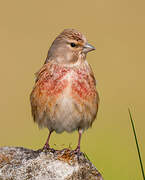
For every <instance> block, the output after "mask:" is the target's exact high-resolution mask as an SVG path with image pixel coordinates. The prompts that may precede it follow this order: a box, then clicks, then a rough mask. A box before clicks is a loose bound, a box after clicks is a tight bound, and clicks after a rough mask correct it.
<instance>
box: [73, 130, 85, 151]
mask: <svg viewBox="0 0 145 180" xmlns="http://www.w3.org/2000/svg"><path fill="white" fill-rule="evenodd" d="M78 133H79V140H78V145H77V148H76V149H75V152H76V153H78V154H79V153H80V143H81V136H82V133H83V130H82V129H78Z"/></svg>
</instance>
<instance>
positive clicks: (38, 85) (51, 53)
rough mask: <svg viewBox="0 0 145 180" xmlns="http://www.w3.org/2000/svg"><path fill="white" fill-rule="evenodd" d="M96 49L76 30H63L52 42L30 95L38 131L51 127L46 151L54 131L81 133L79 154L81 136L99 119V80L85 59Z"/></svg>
mask: <svg viewBox="0 0 145 180" xmlns="http://www.w3.org/2000/svg"><path fill="white" fill-rule="evenodd" d="M93 50H95V47H94V46H92V45H91V44H89V43H88V41H87V39H86V37H85V36H84V35H83V34H82V33H81V32H79V31H78V30H76V29H64V30H63V31H62V32H61V33H60V34H59V35H58V36H57V37H56V39H55V40H54V41H53V43H52V45H51V46H50V48H49V50H48V54H47V57H46V59H45V62H44V64H43V66H42V67H41V68H40V70H39V71H38V72H36V74H35V75H36V79H35V84H34V87H33V89H32V92H31V94H30V102H31V111H32V116H33V120H34V122H36V123H37V124H38V126H39V128H48V130H49V134H48V138H47V140H46V143H45V145H44V147H43V149H50V145H49V141H50V136H51V134H52V132H54V131H55V132H56V133H62V132H64V131H66V132H68V133H70V132H73V131H75V130H77V131H78V134H79V138H78V144H77V147H76V149H75V150H74V151H75V152H80V143H81V137H82V133H83V132H84V131H85V130H87V129H88V128H89V127H91V126H92V123H93V122H94V120H95V119H96V116H97V112H98V105H99V95H98V92H97V90H96V79H95V76H94V73H93V71H92V68H91V66H90V65H89V63H88V61H87V60H86V55H87V53H88V52H90V51H93Z"/></svg>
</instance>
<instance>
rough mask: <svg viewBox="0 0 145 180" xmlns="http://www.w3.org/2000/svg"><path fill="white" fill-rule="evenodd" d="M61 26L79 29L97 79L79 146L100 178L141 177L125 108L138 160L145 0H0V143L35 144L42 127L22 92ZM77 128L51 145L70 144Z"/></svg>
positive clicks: (144, 114) (43, 134) (144, 86)
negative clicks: (94, 111) (89, 121)
mask: <svg viewBox="0 0 145 180" xmlns="http://www.w3.org/2000/svg"><path fill="white" fill-rule="evenodd" d="M64 28H75V29H78V30H79V31H81V32H82V33H84V34H85V36H86V37H87V39H88V41H89V43H91V44H92V45H94V46H95V47H96V51H93V52H91V53H89V54H88V56H87V59H88V61H89V63H90V64H91V66H92V68H93V70H94V73H95V77H96V79H97V81H98V83H97V89H98V91H99V94H100V108H99V113H98V117H97V120H96V121H95V123H94V124H93V127H92V128H91V129H89V130H88V131H86V132H85V133H84V135H83V138H82V143H81V148H82V151H84V152H86V153H87V155H88V157H89V158H90V160H91V161H92V162H93V163H94V165H95V166H96V167H97V169H98V170H99V171H100V172H101V173H102V174H103V177H104V179H108V180H109V179H110V180H116V179H118V180H122V179H132V180H136V179H141V178H142V177H141V171H140V166H139V160H138V156H137V151H136V146H135V142H134V137H133V133H132V129H131V124H130V120H129V115H128V107H130V109H131V111H132V114H133V117H134V120H135V125H136V130H137V135H138V140H139V144H140V148H141V152H142V157H143V162H145V130H144V129H145V1H143V0H138V1H136V0H92V1H83V0H80V1H76V0H74V1H67V0H61V1H56V0H53V1H49V0H43V1H40V0H39V1H36V0H35V1H34V0H31V1H28V0H25V1H20V0H13V1H10V0H9V1H8V0H6V1H2V0H1V1H0V145H1V146H23V147H26V148H32V149H38V148H41V147H42V146H43V145H44V142H45V140H46V138H47V134H48V130H47V129H44V130H39V129H38V127H37V125H36V124H34V123H33V120H32V117H31V109H30V102H29V94H30V92H31V90H32V87H33V85H34V79H35V77H34V73H35V72H36V71H37V70H38V69H39V68H40V67H41V66H42V64H43V63H44V60H45V57H46V55H47V51H48V48H49V47H50V45H51V43H52V41H53V40H54V38H55V37H56V36H57V35H58V34H59V33H60V32H61V31H62V30H63V29H64ZM77 139H78V134H77V132H75V133H72V134H67V133H63V134H55V133H53V135H52V137H51V145H52V146H53V147H54V148H59V149H62V148H64V147H68V146H71V147H72V148H74V147H75V146H76V144H77Z"/></svg>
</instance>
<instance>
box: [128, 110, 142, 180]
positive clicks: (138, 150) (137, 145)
mask: <svg viewBox="0 0 145 180" xmlns="http://www.w3.org/2000/svg"><path fill="white" fill-rule="evenodd" d="M128 112H129V116H130V120H131V125H132V129H133V134H134V138H135V143H136V147H137V152H138V157H139V161H140V167H141V171H142V176H143V180H145V174H144V169H143V163H142V159H141V154H140V149H139V144H138V140H137V135H136V132H135V126H134V123H133V119H132V115H131V112H130V109H129V108H128Z"/></svg>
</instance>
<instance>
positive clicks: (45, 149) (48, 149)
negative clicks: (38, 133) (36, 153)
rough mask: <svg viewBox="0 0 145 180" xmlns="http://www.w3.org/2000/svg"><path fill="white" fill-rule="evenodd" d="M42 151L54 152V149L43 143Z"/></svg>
mask: <svg viewBox="0 0 145 180" xmlns="http://www.w3.org/2000/svg"><path fill="white" fill-rule="evenodd" d="M42 151H50V152H52V153H54V152H55V149H53V148H50V146H49V144H45V145H44V147H43V148H42Z"/></svg>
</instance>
